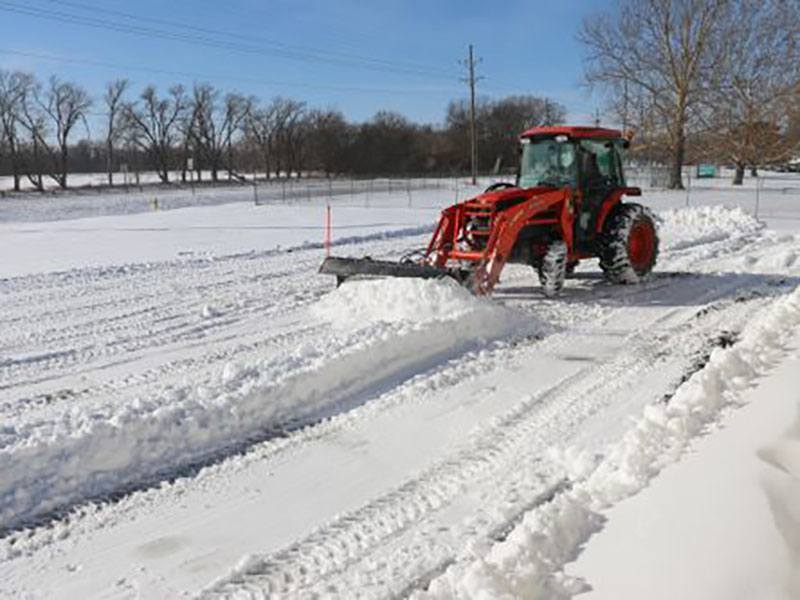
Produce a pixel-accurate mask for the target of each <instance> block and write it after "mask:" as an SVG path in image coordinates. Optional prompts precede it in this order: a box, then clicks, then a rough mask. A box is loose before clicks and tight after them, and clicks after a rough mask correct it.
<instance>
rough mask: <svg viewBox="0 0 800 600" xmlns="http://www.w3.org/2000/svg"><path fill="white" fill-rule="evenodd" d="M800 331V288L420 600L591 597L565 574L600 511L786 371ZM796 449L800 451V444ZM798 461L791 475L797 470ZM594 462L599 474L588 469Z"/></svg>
mask: <svg viewBox="0 0 800 600" xmlns="http://www.w3.org/2000/svg"><path fill="white" fill-rule="evenodd" d="M799 326H800V287H798V288H797V289H795V290H794V292H793V293H791V294H789V295H787V296H785V297H782V298H780V299H779V300H776V301H775V302H774V303H773V304H771V305H769V307H768V308H766V309H764V311H762V312H761V313H760V314H759V315H758V316H757V317H756V318H755V319H754V320H753V321H751V322H750V323H749V325H748V326H747V327H746V328H745V330H744V331H743V333H742V336H741V339H740V340H739V342H738V343H737V344H736V345H734V346H732V347H729V348H724V349H723V348H717V349H715V350H714V351H713V353H712V354H711V357H710V360H709V362H708V364H707V365H706V367H705V368H704V369H702V370H701V371H698V372H697V373H695V374H694V375H693V376H692V377H691V378H690V379H689V380H688V381H687V382H686V383H685V384H684V385H682V386H681V387H680V388H679V389H678V390H677V392H676V393H675V395H674V396H673V397H672V399H671V400H670V401H669V403H668V404H659V405H653V406H649V407H648V408H647V409H646V410H645V411H644V414H643V416H642V417H641V418H640V420H639V421H638V422H637V423H636V424H635V425H634V426H633V427H632V429H631V430H629V431H628V433H627V434H626V435H625V436H624V437H623V439H622V440H621V441H620V442H619V443H617V444H616V445H614V446H613V447H612V448H611V449H610V451H609V452H608V454H607V455H606V456H605V457H604V458H603V459H602V461H599V462H598V461H593V460H592V459H588V460H577V459H576V457H575V455H574V454H575V453H572V452H569V451H567V452H565V457H566V460H565V462H567V463H569V464H565V470H568V471H572V472H573V476H574V479H573V485H572V487H571V488H570V490H569V491H567V492H565V493H563V494H561V495H559V496H557V497H556V498H555V499H554V500H553V501H552V502H550V503H548V504H546V505H543V506H541V507H540V508H537V509H535V510H533V511H531V512H530V513H528V514H527V515H526V516H525V517H524V519H523V521H522V523H520V525H518V526H517V527H516V528H515V529H514V530H513V531H512V533H511V534H510V535H509V536H508V538H507V539H506V540H504V541H503V542H500V543H497V544H495V545H494V546H492V547H491V548H490V550H489V551H488V552H487V553H486V554H485V556H476V557H474V558H473V559H472V560H471V562H467V563H457V564H455V565H454V566H452V567H450V568H449V569H448V570H447V571H446V572H445V573H444V574H443V575H442V576H440V577H439V578H437V579H436V580H434V581H433V582H432V583H431V585H430V587H429V590H428V591H427V592H419V593H417V594H416V595H415V598H417V599H418V600H419V599H421V598H429V599H432V598H436V599H439V598H442V599H444V598H507V599H511V598H526V599H537V598H541V599H548V600H554V599H559V598H570V597H572V596H573V595H575V594H577V593H580V592H581V591H584V590H585V584H584V583H583V582H581V581H580V580H577V579H574V578H570V577H568V576H566V575H565V574H563V572H562V568H563V566H564V564H566V563H567V562H569V561H570V560H572V559H574V557H575V556H576V555H577V553H578V552H579V549H580V546H581V545H582V544H583V543H585V542H586V540H588V538H589V537H590V536H591V535H592V533H594V532H596V531H597V530H599V528H600V526H601V523H602V516H601V515H600V514H599V511H602V510H603V509H605V508H608V507H609V506H610V505H612V504H614V503H616V502H619V501H620V500H622V499H624V498H626V497H628V496H630V495H633V494H635V493H636V492H638V491H639V490H641V489H642V488H644V487H645V486H646V485H647V484H648V482H649V481H650V480H651V479H652V478H653V477H655V476H656V475H657V474H658V473H659V471H660V470H661V469H663V468H664V467H665V466H666V465H668V464H669V463H671V462H674V461H676V460H678V459H679V458H680V456H681V455H682V454H683V453H684V452H685V451H686V449H687V447H688V446H689V444H690V443H691V441H692V439H693V438H694V437H696V436H698V435H700V434H702V432H703V430H704V429H705V427H707V426H708V425H709V424H710V423H713V422H714V421H716V420H718V419H719V417H720V413H721V412H722V411H723V410H724V409H726V408H728V407H731V406H736V405H737V404H738V403H739V402H740V401H741V399H740V393H741V392H742V391H743V390H745V389H746V388H747V387H748V386H750V385H751V384H752V382H753V381H754V380H755V379H756V378H758V377H759V376H761V375H763V374H765V373H766V372H768V371H769V370H770V369H771V368H772V367H773V366H774V365H775V364H777V362H779V360H780V359H781V358H782V356H783V355H784V354H785V344H786V343H787V342H788V340H789V338H790V337H791V336H792V335H794V330H795V328H797V327H799ZM794 442H796V440H794ZM783 447H784V448H786V447H788V446H786V445H784V446H783ZM791 448H793V449H794V450H796V449H797V447H796V445H795V444H794V443H793V444H792V445H791ZM773 456H776V454H773ZM781 456H785V453H783V454H782V455H781ZM795 459H796V457H795V458H793V459H792V462H791V464H792V465H793V467H796V466H797V465H796V463H795V462H794V460H795ZM587 462H588V463H590V464H591V463H592V462H595V463H596V464H597V466H596V467H595V468H593V469H592V468H587ZM781 464H784V465H785V464H787V461H785V460H784V461H783V462H781ZM573 466H577V467H579V468H571V467H573ZM579 473H582V475H581V474H579ZM797 492H798V488H797V482H796V480H795V481H794V482H793V483H792V484H791V494H792V496H791V497H792V498H794V499H795V500H793V501H792V502H791V504H787V503H786V502H779V504H778V505H779V507H785V506H791V509H789V510H783V511H782V512H780V513H779V514H781V515H782V518H784V519H791V523H792V525H793V529H791V531H793V532H795V533H797V532H798V528H797V525H798V523H800V520H799V519H798V512H797V508H796V507H797V502H796V498H797ZM786 493H787V492H786V490H783V491H782V494H781V495H780V496H779V497H780V498H781V499H782V500H786V499H787V496H786ZM779 510H780V509H779ZM776 518H778V513H776ZM787 542H788V543H789V544H790V545H791V546H792V547H793V548H794V549H795V550H796V549H797V547H798V546H797V544H798V542H800V536H797V538H796V537H795V536H794V535H792V537H791V539H789V540H787Z"/></svg>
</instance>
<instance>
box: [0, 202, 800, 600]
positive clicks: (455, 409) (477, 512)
mask: <svg viewBox="0 0 800 600" xmlns="http://www.w3.org/2000/svg"><path fill="white" fill-rule="evenodd" d="M197 210H201V209H197ZM203 210H219V209H203ZM231 210H233V209H231ZM180 212H181V211H174V213H175V214H178V213H180ZM660 215H661V218H662V219H663V223H662V227H661V231H662V254H661V257H660V261H659V267H658V272H657V274H656V275H655V277H653V279H652V280H651V281H649V282H648V283H646V284H643V285H640V286H635V287H613V286H609V285H606V284H605V283H604V282H603V281H602V279H601V278H600V276H599V271H598V270H597V268H596V266H595V265H593V264H587V265H585V266H582V267H581V268H580V269H579V270H578V272H577V273H576V274H575V276H574V277H573V278H572V279H570V280H569V281H568V283H567V286H566V289H565V291H564V293H563V295H562V297H561V298H558V299H555V300H549V299H546V298H544V297H543V296H542V295H541V293H540V291H539V288H538V286H537V285H535V283H534V278H533V276H532V273H531V272H530V270H529V269H525V268H509V269H508V272H507V274H506V276H505V277H504V281H503V283H502V285H501V286H500V288H499V289H498V291H497V294H496V296H495V298H494V300H493V301H491V302H490V301H485V300H479V299H476V298H473V297H471V296H469V295H467V294H466V293H464V292H463V290H461V289H460V288H457V287H454V286H451V285H448V284H446V283H440V282H417V281H402V282H397V281H395V282H362V283H354V284H352V285H347V286H344V287H342V288H340V289H339V290H337V291H335V292H333V293H329V292H331V289H332V282H331V281H330V280H329V279H327V278H324V277H322V276H319V275H317V274H316V268H317V266H318V264H319V261H320V259H321V256H322V253H321V250H320V249H319V248H318V247H313V246H308V245H307V244H303V243H302V242H303V241H306V240H297V241H298V244H297V247H296V248H295V249H294V250H293V251H291V252H287V251H286V250H278V249H263V250H259V251H254V252H245V253H237V254H224V253H223V254H219V255H214V256H203V257H186V256H183V257H180V258H174V259H169V260H153V261H152V262H148V263H130V264H128V263H126V264H119V265H117V266H113V265H112V266H98V267H85V268H78V269H70V270H65V271H60V272H47V273H31V274H28V275H19V276H17V277H11V278H7V279H4V280H0V293H1V294H2V297H3V308H4V310H3V314H2V315H0V327H2V332H3V336H2V338H0V419H1V421H2V428H0V459H2V464H3V469H2V472H0V530H3V531H4V534H3V537H2V539H0V592H2V593H4V594H7V595H12V596H13V595H21V596H24V595H26V594H27V595H30V596H32V597H48V598H49V597H61V598H75V597H136V596H137V594H138V595H139V597H144V598H174V597H177V596H179V595H189V596H193V595H197V594H201V595H205V596H208V597H228V596H234V595H236V597H245V598H246V597H263V596H264V595H268V596H270V597H281V596H286V597H314V596H315V595H316V596H326V595H328V596H334V597H337V596H338V597H356V596H364V597H386V596H408V595H415V594H416V595H421V594H424V590H425V589H426V588H430V590H431V593H432V594H435V593H437V590H438V591H439V592H438V593H440V594H441V595H442V597H447V595H448V593H451V592H452V593H455V592H456V591H460V592H463V591H464V590H467V592H466V593H467V594H469V590H472V589H473V588H471V587H470V586H469V584H468V583H466V584H465V583H464V582H463V581H462V580H461V579H459V577H461V576H462V575H463V576H464V577H467V576H469V574H470V573H471V572H473V571H474V570H471V567H470V565H473V564H474V562H475V561H476V560H481V558H482V557H484V556H487V555H488V554H489V553H490V551H491V548H492V547H494V546H496V545H498V544H499V543H502V542H503V541H504V540H506V539H507V538H508V536H509V534H510V533H511V532H513V531H515V529H516V528H517V527H518V526H519V525H520V523H521V522H522V521H523V519H524V517H525V515H526V514H529V513H530V512H531V511H534V510H535V509H536V508H537V507H539V506H542V505H546V504H548V503H550V502H551V501H552V500H553V499H554V498H557V497H559V496H560V495H562V494H564V493H566V492H567V491H568V490H570V489H571V487H572V486H573V485H574V484H575V481H576V473H575V472H576V468H578V467H579V466H580V464H578V465H577V466H576V463H581V460H572V459H571V457H574V456H577V455H582V456H584V455H585V456H593V457H598V456H601V455H603V454H604V453H605V452H606V450H607V448H608V446H609V444H611V443H612V442H614V441H616V440H618V439H619V438H620V437H621V436H623V435H624V434H625V433H626V432H627V431H628V430H629V429H630V428H631V421H630V419H631V417H636V416H639V415H640V414H641V413H642V411H643V410H644V409H645V408H646V407H648V406H654V405H655V406H660V405H664V404H665V403H667V404H668V403H669V400H670V399H671V398H672V397H673V396H674V395H675V394H676V393H678V391H679V390H680V389H681V387H682V386H684V385H686V383H685V382H686V381H687V380H688V379H689V378H690V377H691V375H692V374H693V373H696V372H699V371H701V370H702V369H703V368H704V367H705V366H706V364H707V362H708V360H709V356H710V355H711V354H712V351H713V350H714V349H715V348H720V347H727V346H730V345H731V344H735V343H736V342H737V340H738V339H739V337H740V335H742V333H741V332H743V331H744V330H746V328H747V326H748V324H749V323H750V322H751V321H752V320H753V319H754V318H755V317H756V316H757V315H759V314H762V313H764V312H768V311H770V310H771V309H772V307H773V305H775V303H777V302H781V301H782V299H783V298H785V297H786V296H787V295H788V294H790V293H791V292H792V291H793V290H794V289H795V288H796V287H797V286H798V284H799V283H800V261H799V260H798V257H799V256H800V238H798V237H796V236H795V235H793V234H776V233H773V232H771V231H769V230H767V229H765V228H764V227H763V226H762V225H761V224H759V223H758V222H757V221H755V220H754V219H752V218H751V217H749V216H747V215H746V214H744V213H743V212H741V211H738V210H734V211H731V210H726V209H724V208H720V207H714V208H708V207H706V208H703V207H700V208H691V209H682V210H666V211H662V212H661V213H660ZM429 216H430V213H429V212H428V213H418V214H416V215H413V216H411V217H409V218H408V219H403V224H402V225H395V226H392V227H383V228H379V231H375V228H374V227H366V228H362V229H361V230H358V229H356V231H355V232H353V233H352V235H349V234H348V235H349V237H348V238H347V239H340V240H339V242H340V244H339V246H337V248H336V252H337V253H339V254H352V255H361V254H368V255H370V256H373V257H376V258H377V257H396V256H399V255H400V254H402V253H403V252H404V251H405V250H408V249H411V248H415V247H418V246H420V245H422V244H423V243H424V242H425V241H426V237H427V233H426V232H427V230H428V227H429V226H428V225H427V221H428V220H429ZM138 218H141V217H138ZM362 220H363V223H365V224H366V223H369V222H370V221H369V219H362ZM373 222H374V221H373ZM555 570H556V571H557V570H558V569H555ZM553 576H555V575H554V573H548V574H546V575H543V576H542V577H543V579H542V581H540V582H539V583H540V584H542V585H549V583H548V580H547V577H553ZM543 582H544V583H543ZM537 585H538V584H537ZM459 586H460V587H459ZM531 589H533V588H531ZM473 591H474V590H473Z"/></svg>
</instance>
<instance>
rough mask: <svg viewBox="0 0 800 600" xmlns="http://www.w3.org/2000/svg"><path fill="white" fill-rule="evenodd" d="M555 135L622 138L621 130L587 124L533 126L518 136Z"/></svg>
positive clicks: (609, 138)
mask: <svg viewBox="0 0 800 600" xmlns="http://www.w3.org/2000/svg"><path fill="white" fill-rule="evenodd" d="M556 135H566V136H569V137H571V138H593V139H598V138H599V139H604V140H606V139H608V140H612V139H613V140H616V139H621V138H622V132H621V131H619V130H617V129H605V128H604V127H587V126H581V125H577V126H566V125H559V126H556V127H533V128H531V129H528V130H527V131H523V132H522V133H521V134H520V136H519V137H521V138H530V137H552V136H556Z"/></svg>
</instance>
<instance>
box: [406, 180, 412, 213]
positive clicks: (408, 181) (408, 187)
mask: <svg viewBox="0 0 800 600" xmlns="http://www.w3.org/2000/svg"><path fill="white" fill-rule="evenodd" d="M406 186H407V187H406V190H407V191H408V208H411V178H408V179H407V180H406Z"/></svg>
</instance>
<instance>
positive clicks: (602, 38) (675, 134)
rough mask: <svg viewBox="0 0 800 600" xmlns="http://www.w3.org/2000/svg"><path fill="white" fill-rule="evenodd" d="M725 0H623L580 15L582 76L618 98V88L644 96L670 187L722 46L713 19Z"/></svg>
mask: <svg viewBox="0 0 800 600" xmlns="http://www.w3.org/2000/svg"><path fill="white" fill-rule="evenodd" d="M729 7H730V0H623V1H622V2H620V4H619V6H618V10H617V12H616V14H614V15H608V14H605V15H601V16H599V17H593V18H589V19H586V20H585V21H584V22H583V25H582V27H581V31H580V33H579V36H578V37H579V40H580V41H581V42H582V43H583V45H584V46H585V48H586V57H585V58H586V60H585V62H586V80H587V82H588V83H589V84H590V85H593V86H599V87H601V88H604V89H605V90H606V91H609V92H610V93H611V94H614V95H615V96H616V98H617V99H619V96H620V92H621V91H624V90H628V91H633V92H634V93H637V94H638V95H639V97H640V98H646V99H647V100H648V102H649V104H650V107H651V109H652V111H653V112H654V113H655V117H656V119H655V120H654V123H655V124H656V125H657V126H660V127H662V128H663V134H664V135H663V138H662V139H663V140H664V142H665V143H666V144H667V147H668V150H669V154H670V158H671V161H670V162H671V174H670V182H669V185H670V187H671V188H682V187H683V184H682V181H681V174H682V166H683V162H684V157H685V154H686V137H687V132H688V130H690V129H691V127H692V126H693V124H695V123H697V122H698V120H699V114H698V112H699V109H700V107H701V103H702V100H703V99H704V98H705V97H707V94H708V90H709V87H711V86H713V85H714V83H715V82H716V81H717V80H718V71H719V69H720V67H721V63H722V59H723V55H724V51H725V49H724V47H723V45H721V44H718V43H715V42H716V41H718V40H719V35H718V32H719V23H720V22H721V21H722V18H723V16H724V15H725V11H726V10H728V8H729Z"/></svg>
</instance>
